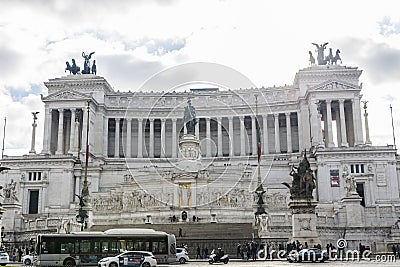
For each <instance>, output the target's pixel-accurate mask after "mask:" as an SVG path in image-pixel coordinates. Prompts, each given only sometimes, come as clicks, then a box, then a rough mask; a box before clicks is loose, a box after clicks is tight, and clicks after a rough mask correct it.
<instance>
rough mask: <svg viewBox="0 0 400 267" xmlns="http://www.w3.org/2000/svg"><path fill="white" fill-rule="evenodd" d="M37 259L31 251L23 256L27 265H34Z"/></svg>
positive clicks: (23, 261)
mask: <svg viewBox="0 0 400 267" xmlns="http://www.w3.org/2000/svg"><path fill="white" fill-rule="evenodd" d="M35 260H36V255H35V254H34V253H30V254H28V255H25V256H23V257H22V259H21V261H22V263H23V264H25V265H33V263H34V262H35Z"/></svg>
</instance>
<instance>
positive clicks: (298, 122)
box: [297, 111, 304, 151]
mask: <svg viewBox="0 0 400 267" xmlns="http://www.w3.org/2000/svg"><path fill="white" fill-rule="evenodd" d="M297 134H298V136H299V151H303V148H304V146H303V127H302V124H301V113H300V111H297Z"/></svg>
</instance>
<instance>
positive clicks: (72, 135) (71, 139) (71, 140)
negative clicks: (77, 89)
mask: <svg viewBox="0 0 400 267" xmlns="http://www.w3.org/2000/svg"><path fill="white" fill-rule="evenodd" d="M75 115H76V109H75V108H73V109H71V126H70V129H71V130H70V131H69V132H70V134H69V135H70V136H69V149H68V153H69V154H72V152H73V151H74V144H75Z"/></svg>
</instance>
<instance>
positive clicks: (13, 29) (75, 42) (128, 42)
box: [0, 0, 400, 155]
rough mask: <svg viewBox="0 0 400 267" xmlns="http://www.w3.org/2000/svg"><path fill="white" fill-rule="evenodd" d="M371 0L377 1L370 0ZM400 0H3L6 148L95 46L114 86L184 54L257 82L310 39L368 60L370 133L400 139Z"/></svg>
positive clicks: (283, 79)
mask: <svg viewBox="0 0 400 267" xmlns="http://www.w3.org/2000/svg"><path fill="white" fill-rule="evenodd" d="M370 2H371V3H370ZM399 8H400V3H398V1H385V0H381V1H379V2H378V1H321V0H319V1H282V0H280V1H217V0H212V1H211V0H210V1H204V0H202V1H179V0H165V1H163V0H159V1H155V0H154V1H150V0H146V1H145V0H137V1H134V0H133V1H124V0H120V1H107V0H96V1H88V0H87V1H74V0H68V1H64V0H53V1H45V0H41V1H39V0H30V1H18V0H14V1H6V0H0V103H1V105H0V126H1V132H0V137H1V138H2V137H3V127H4V117H7V127H6V138H5V152H4V154H6V155H21V154H26V153H28V151H29V149H30V138H31V137H30V135H31V123H32V115H31V112H32V111H40V112H41V113H40V114H39V120H38V124H39V125H38V136H37V139H38V141H37V147H36V150H37V151H41V149H42V136H43V116H44V114H43V113H44V112H43V110H44V107H43V104H42V102H41V98H40V94H44V95H46V94H47V91H46V88H45V86H44V85H43V82H45V81H47V80H48V79H51V78H56V77H60V76H63V75H65V73H64V68H65V61H67V60H68V61H70V59H71V58H76V59H77V62H78V65H81V66H82V65H83V64H82V62H81V61H82V58H81V53H82V51H85V52H86V53H88V52H91V51H95V52H96V53H95V55H94V56H93V57H94V59H96V63H97V69H98V75H100V76H103V77H105V78H106V79H107V80H108V81H109V83H110V84H111V85H112V86H113V87H114V89H115V90H120V91H127V90H131V91H135V90H137V89H138V88H139V87H140V86H141V85H142V84H143V83H144V82H145V81H146V80H147V79H148V78H150V77H151V76H152V75H154V74H155V73H157V72H159V71H162V70H164V69H166V68H170V67H173V66H176V65H179V64H183V63H191V62H211V63H218V64H223V65H225V66H228V67H230V68H233V69H235V70H236V71H238V72H240V73H242V74H243V75H245V76H246V77H248V78H249V79H250V80H251V81H252V82H253V83H254V84H256V85H257V86H259V87H261V86H265V87H266V86H272V85H284V84H292V83H293V78H294V75H295V73H296V72H297V71H298V70H299V69H301V68H305V67H307V65H308V51H309V50H312V51H314V49H315V47H313V45H311V43H312V42H315V43H322V42H329V45H328V47H333V48H334V49H336V48H339V49H340V50H341V52H342V53H341V57H342V59H343V64H344V65H347V66H357V67H359V68H360V69H362V70H363V74H362V76H361V82H363V100H368V101H369V103H368V105H369V106H368V111H369V118H370V128H371V139H372V142H373V144H375V145H386V144H393V138H392V128H391V120H390V109H389V105H390V104H392V106H393V113H394V118H395V127H396V130H397V137H398V138H397V140H399V141H398V142H400V112H399V111H400V101H399V97H398V96H399V95H400V94H399V91H400V15H399V14H400V13H399Z"/></svg>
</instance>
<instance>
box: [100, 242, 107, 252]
mask: <svg viewBox="0 0 400 267" xmlns="http://www.w3.org/2000/svg"><path fill="white" fill-rule="evenodd" d="M101 252H102V253H105V254H107V253H108V241H102V242H101Z"/></svg>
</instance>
